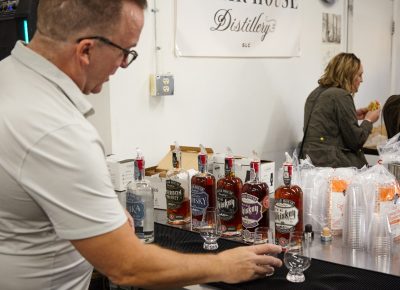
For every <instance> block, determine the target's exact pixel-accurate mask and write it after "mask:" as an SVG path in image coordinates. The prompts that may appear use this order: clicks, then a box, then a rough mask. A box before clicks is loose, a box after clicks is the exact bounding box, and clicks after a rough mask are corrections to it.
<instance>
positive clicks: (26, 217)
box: [0, 0, 282, 290]
mask: <svg viewBox="0 0 400 290" xmlns="http://www.w3.org/2000/svg"><path fill="white" fill-rule="evenodd" d="M146 6H147V3H146V0H125V1H123V0H101V1H100V0H74V1H72V0H41V1H40V2H39V7H38V23H37V32H36V33H35V36H34V38H33V39H32V41H31V43H30V44H29V45H26V44H24V43H23V42H18V43H17V44H16V46H15V48H14V50H13V51H12V55H11V56H10V57H8V58H6V59H5V60H3V61H1V62H0V75H1V78H0V140H1V141H0V184H1V187H0V289H35V290H37V289H41V290H44V289H57V290H60V289H87V288H88V286H89V283H90V276H91V272H92V267H93V266H94V267H96V268H97V269H98V270H99V271H101V272H102V273H104V274H105V275H107V276H108V277H109V278H110V279H111V280H112V281H114V282H115V283H116V284H123V285H136V286H142V287H154V286H158V287H174V286H181V285H188V284H195V283H205V282H213V281H225V282H228V283H234V282H240V281H245V280H248V279H253V278H257V277H262V276H263V275H265V274H266V273H269V272H272V271H273V267H276V266H281V264H282V263H281V261H280V260H279V259H276V258H274V257H272V256H266V255H263V254H265V253H268V252H270V253H278V252H280V251H281V248H280V247H279V246H271V245H259V246H252V247H239V248H236V249H233V250H229V251H225V252H222V253H220V254H217V255H188V254H180V253H176V252H173V251H169V250H165V249H162V248H160V247H158V246H155V245H144V244H142V243H141V242H140V241H139V240H138V239H137V238H136V236H135V235H134V233H133V231H132V229H131V228H130V225H129V223H128V222H127V217H126V215H125V212H124V210H123V208H122V207H121V205H120V204H119V202H118V199H117V196H116V194H115V192H114V191H113V187H112V185H111V181H110V177H109V173H108V170H107V167H106V163H105V158H104V149H103V145H102V142H101V140H100V138H99V136H98V134H97V132H96V130H95V129H94V128H93V127H92V125H91V124H90V123H89V122H87V121H86V119H85V117H86V116H88V115H89V114H91V113H92V112H93V110H92V108H91V106H90V104H89V103H88V102H87V101H86V99H85V98H84V96H83V95H84V94H90V93H98V92H100V90H101V87H102V84H103V83H104V82H106V81H108V78H109V76H110V75H112V74H114V73H115V72H116V70H117V69H118V68H119V67H122V68H126V67H127V66H128V65H129V64H130V63H131V62H132V61H133V60H135V58H136V57H137V53H136V52H135V50H133V49H132V48H133V47H135V46H136V44H137V42H138V40H139V36H140V32H141V30H142V27H143V22H144V12H143V10H144V9H145V8H146ZM92 265H93V266H92Z"/></svg>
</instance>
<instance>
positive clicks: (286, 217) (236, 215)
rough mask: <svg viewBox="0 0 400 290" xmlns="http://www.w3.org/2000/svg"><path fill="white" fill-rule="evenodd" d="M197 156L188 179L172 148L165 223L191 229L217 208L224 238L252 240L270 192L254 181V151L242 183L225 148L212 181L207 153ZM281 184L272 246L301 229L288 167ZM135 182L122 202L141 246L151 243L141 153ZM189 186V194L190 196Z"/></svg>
mask: <svg viewBox="0 0 400 290" xmlns="http://www.w3.org/2000/svg"><path fill="white" fill-rule="evenodd" d="M200 147H201V151H200V153H199V154H198V173H197V174H195V175H194V176H192V177H191V178H189V174H188V172H187V171H185V170H183V169H182V168H181V152H180V149H179V146H178V145H177V144H175V149H174V150H173V151H172V169H171V170H169V171H168V172H167V174H166V201H167V221H168V223H169V224H174V225H182V224H187V223H191V227H192V229H193V230H196V229H197V228H198V227H199V226H200V223H201V219H202V217H203V213H204V212H205V210H206V209H207V208H208V207H215V208H218V212H219V216H220V219H221V224H222V231H223V235H224V236H228V237H229V236H240V235H241V236H242V237H243V240H244V241H246V242H252V240H253V234H254V230H255V229H256V228H257V227H259V226H269V211H270V209H271V207H270V200H269V188H268V185H267V184H266V183H265V182H261V181H260V178H259V169H260V159H259V158H258V157H257V154H256V153H255V152H253V160H252V161H251V163H250V180H249V181H248V182H245V183H243V182H242V180H241V179H240V178H238V177H237V176H235V170H234V168H235V166H234V165H235V164H234V162H235V158H234V157H233V155H232V152H231V151H230V149H228V150H227V153H226V155H225V167H224V171H225V175H224V177H222V178H220V179H218V180H216V178H215V177H214V175H212V174H211V173H209V172H208V171H207V161H208V160H207V159H208V156H207V152H206V150H205V148H204V147H203V146H201V145H200ZM283 168H284V185H283V186H281V187H279V188H277V190H276V191H275V203H274V207H273V214H274V217H275V238H276V243H279V244H281V245H283V246H285V244H286V243H287V240H288V238H289V233H290V231H292V230H294V229H302V227H303V219H302V208H303V203H302V191H301V189H300V187H298V186H296V185H292V184H291V173H292V169H293V166H292V163H291V162H290V160H287V162H285V163H284V167H283ZM134 171H135V172H134V177H135V180H134V181H132V182H131V183H129V184H128V187H127V191H126V198H125V200H123V201H122V203H123V204H124V205H126V208H127V210H128V212H129V213H130V214H131V215H132V217H133V219H134V223H135V233H136V235H137V236H138V237H139V238H140V239H142V240H144V242H152V241H153V240H154V204H153V190H152V188H151V184H149V182H148V181H147V180H145V179H144V158H143V155H142V154H141V152H140V150H138V151H137V157H136V160H135V167H134ZM189 188H190V193H189Z"/></svg>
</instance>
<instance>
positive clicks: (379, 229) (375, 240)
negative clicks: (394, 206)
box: [369, 213, 392, 257]
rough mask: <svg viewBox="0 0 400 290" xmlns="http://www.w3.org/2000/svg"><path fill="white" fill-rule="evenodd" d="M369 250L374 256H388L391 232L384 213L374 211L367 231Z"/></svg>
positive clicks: (390, 245)
mask: <svg viewBox="0 0 400 290" xmlns="http://www.w3.org/2000/svg"><path fill="white" fill-rule="evenodd" d="M369 250H370V252H371V253H372V254H374V255H376V256H383V257H384V256H390V255H391V250H392V232H391V230H390V224H389V220H388V218H387V215H386V214H379V213H374V215H373V217H372V221H371V226H370V232H369Z"/></svg>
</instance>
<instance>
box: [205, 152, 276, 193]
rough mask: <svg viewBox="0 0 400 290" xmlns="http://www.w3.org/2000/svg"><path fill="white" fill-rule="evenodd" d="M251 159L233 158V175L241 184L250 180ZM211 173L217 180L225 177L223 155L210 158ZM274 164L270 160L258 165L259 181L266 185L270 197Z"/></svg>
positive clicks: (272, 189) (273, 188)
mask: <svg viewBox="0 0 400 290" xmlns="http://www.w3.org/2000/svg"><path fill="white" fill-rule="evenodd" d="M251 160H252V159H251V158H247V157H241V156H235V175H236V176H237V177H239V178H240V179H241V180H242V182H243V183H245V182H247V181H249V179H250V162H251ZM211 163H212V171H211V173H213V174H214V176H215V178H216V179H217V180H218V179H220V178H222V177H224V175H225V168H224V166H225V155H224V154H218V153H217V154H214V156H213V158H212V161H211ZM274 174H275V162H274V161H270V160H261V163H260V181H263V182H265V183H267V185H268V188H269V194H270V196H271V195H272V196H273V194H274V190H275V187H274V186H275V184H274V177H275V176H274Z"/></svg>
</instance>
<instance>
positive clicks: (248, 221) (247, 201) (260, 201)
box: [242, 151, 269, 243]
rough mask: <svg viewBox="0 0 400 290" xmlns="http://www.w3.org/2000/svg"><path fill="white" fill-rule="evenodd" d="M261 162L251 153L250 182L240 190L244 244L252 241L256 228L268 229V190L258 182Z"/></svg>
mask: <svg viewBox="0 0 400 290" xmlns="http://www.w3.org/2000/svg"><path fill="white" fill-rule="evenodd" d="M260 164H261V161H260V159H259V158H258V156H257V153H256V152H255V151H253V160H252V161H251V162H250V180H249V181H248V182H246V183H245V184H244V185H243V189H242V225H243V228H244V229H243V232H242V238H243V240H244V241H245V242H248V243H252V242H253V241H254V231H255V229H256V228H258V227H269V188H268V185H267V184H266V183H265V182H261V181H260Z"/></svg>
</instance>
